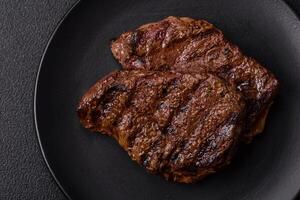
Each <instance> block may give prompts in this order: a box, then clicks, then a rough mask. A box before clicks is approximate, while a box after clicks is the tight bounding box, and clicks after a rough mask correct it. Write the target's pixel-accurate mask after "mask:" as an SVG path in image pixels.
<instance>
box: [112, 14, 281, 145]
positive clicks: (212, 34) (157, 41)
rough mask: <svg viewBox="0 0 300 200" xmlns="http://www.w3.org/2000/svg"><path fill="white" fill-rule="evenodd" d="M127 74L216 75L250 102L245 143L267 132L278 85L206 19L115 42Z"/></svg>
mask: <svg viewBox="0 0 300 200" xmlns="http://www.w3.org/2000/svg"><path fill="white" fill-rule="evenodd" d="M111 50H112V52H113V55H114V57H115V58H116V59H117V60H118V61H119V62H120V63H121V64H122V66H123V69H146V70H161V71H168V70H176V71H184V72H202V71H206V72H211V73H215V74H217V75H218V76H219V77H221V78H223V79H225V80H226V81H227V82H228V83H230V84H233V85H234V86H235V87H236V88H237V89H238V90H240V91H241V92H242V95H243V97H244V99H245V101H246V107H247V119H246V122H245V124H246V128H245V131H244V133H243V139H244V140H247V141H250V140H251V139H252V138H253V137H254V136H255V135H256V134H258V133H260V132H261V131H262V130H263V128H264V122H265V118H266V116H267V113H268V109H269V106H270V104H271V103H272V99H273V97H274V95H275V93H276V90H277V87H278V82H277V80H276V78H275V77H274V75H273V74H272V73H271V72H270V71H268V70H267V69H265V68H264V67H263V66H262V65H260V64H259V63H258V62H257V61H255V60H254V59H252V58H250V57H247V56H245V55H244V54H243V53H242V52H241V51H240V49H239V48H238V47H237V46H236V45H234V44H232V43H230V42H228V41H227V40H226V39H225V38H224V35H223V34H222V32H221V31H220V30H218V29H217V28H215V27H214V26H213V25H212V24H210V23H208V22H206V21H204V20H194V19H191V18H187V17H181V18H178V17H168V18H166V19H164V20H162V21H159V22H156V23H150V24H146V25H143V26H141V27H139V28H138V29H137V30H135V31H130V32H127V33H124V34H122V35H121V36H120V37H119V38H118V39H117V40H115V41H114V42H112V45H111Z"/></svg>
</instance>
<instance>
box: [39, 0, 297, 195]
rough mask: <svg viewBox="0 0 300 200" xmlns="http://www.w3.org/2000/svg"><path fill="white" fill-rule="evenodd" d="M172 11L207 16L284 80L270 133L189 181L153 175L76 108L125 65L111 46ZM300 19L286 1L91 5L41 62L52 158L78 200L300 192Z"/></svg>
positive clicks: (46, 150) (42, 126)
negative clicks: (89, 126)
mask: <svg viewBox="0 0 300 200" xmlns="http://www.w3.org/2000/svg"><path fill="white" fill-rule="evenodd" d="M169 15H175V16H189V17H194V18H197V19H206V20H208V21H210V22H212V23H213V24H215V25H216V26H217V27H218V28H220V29H221V30H223V31H224V33H225V35H226V36H227V37H228V38H229V39H230V40H232V41H233V42H234V43H236V44H238V45H239V46H240V47H241V49H243V51H244V52H246V54H248V55H250V56H252V57H254V58H256V59H257V60H259V61H260V62H261V63H263V64H264V65H266V66H267V67H268V68H269V69H270V70H271V71H272V72H274V74H275V75H276V76H277V77H278V79H279V80H280V83H281V88H280V92H279V95H278V96H277V98H276V100H275V103H274V104H273V106H272V109H271V112H270V114H269V118H268V121H267V126H266V129H265V131H264V133H263V134H262V135H261V136H258V137H257V138H256V139H255V141H254V142H253V143H252V144H250V145H248V146H246V147H244V148H243V149H242V152H241V153H240V155H239V156H238V157H237V159H236V160H235V161H234V162H233V164H232V165H231V166H230V167H229V168H228V169H226V170H224V171H222V172H220V173H217V174H215V175H213V176H210V177H208V178H206V179H204V180H203V181H200V182H199V183H197V184H192V185H182V184H175V183H170V182H167V181H165V180H164V179H163V178H161V177H159V176H155V175H150V174H148V173H146V171H145V170H144V169H143V168H141V167H139V166H138V165H137V164H136V163H135V162H133V161H131V160H130V158H129V157H128V156H127V153H126V152H125V151H124V150H123V149H121V147H119V145H118V144H117V143H116V142H115V141H114V140H113V139H112V138H110V137H108V136H105V135H101V134H95V133H91V132H89V131H88V130H86V129H84V128H83V127H81V125H80V123H79V120H78V118H77V116H76V113H75V110H76V106H77V103H78V101H79V99H80V97H81V96H82V95H83V94H84V92H85V91H86V90H87V89H88V88H89V87H90V86H91V85H92V84H94V83H95V82H96V81H97V80H98V79H100V78H101V77H103V76H104V75H106V74H107V73H109V72H111V71H112V70H116V69H119V68H120V65H119V64H118V63H117V62H116V61H115V60H114V59H113V57H112V54H111V52H110V48H109V44H110V40H111V39H112V38H114V37H116V36H118V35H120V34H121V33H122V32H124V31H127V30H130V29H133V28H135V27H137V26H139V25H141V24H144V23H147V22H152V21H156V20H160V19H162V18H164V17H167V16H169ZM299 101H300V23H299V20H298V19H297V17H296V16H295V15H294V13H293V12H292V11H291V10H290V9H289V8H288V7H287V5H286V4H285V3H283V2H282V1H275V0H274V1H270V0H251V1H250V0H249V1H246V0H236V1H235V0H231V1H224V0H214V1H211V0H202V1H198V0H184V1H183V0H164V1H148V0H138V1H128V0H127V1H121V0H118V1H117V0H107V1H84V2H81V3H79V4H78V5H77V6H76V7H75V8H74V9H73V10H72V11H71V12H70V13H69V14H68V16H67V17H66V18H65V19H64V20H63V22H62V23H61V24H60V26H59V28H58V29H57V31H56V32H55V34H54V36H53V37H52V39H51V42H50V43H49V46H48V48H47V50H46V52H45V55H44V58H43V60H42V63H41V67H40V71H39V75H38V78H37V84H36V91H35V118H36V126H37V132H38V137H39V140H40V144H41V147H42V152H43V154H44V157H45V160H46V162H47V164H48V166H49V168H50V170H51V172H52V173H53V175H54V176H55V177H56V180H57V182H58V183H59V184H60V187H61V188H62V189H63V191H64V192H65V193H66V194H67V195H69V196H70V197H71V198H72V199H105V200H107V199H108V200H111V199H114V200H116V199H117V200H119V199H122V200H124V199H130V200H134V199H139V200H140V199H147V200H152V199H158V200H160V199H162V200H173V199H174V200H176V199H189V200H194V199H205V200H211V199H214V200H216V199H220V200H224V199H228V200H235V199H244V200H248V199H264V200H269V199H270V200H276V199H278V200H283V199H284V200H285V199H292V198H293V197H295V195H296V193H297V191H298V190H299V188H300V133H299V130H300V123H299V122H300V112H299V111H300V109H299V108H300V106H299V103H298V102H299Z"/></svg>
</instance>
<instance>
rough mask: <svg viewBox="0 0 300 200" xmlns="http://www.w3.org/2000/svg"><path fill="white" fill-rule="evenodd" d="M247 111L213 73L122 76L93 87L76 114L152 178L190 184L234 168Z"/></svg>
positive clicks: (122, 73) (128, 72)
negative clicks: (115, 143) (160, 176)
mask: <svg viewBox="0 0 300 200" xmlns="http://www.w3.org/2000/svg"><path fill="white" fill-rule="evenodd" d="M244 107H245V106H244V100H243V98H242V97H241V95H240V94H239V92H237V91H236V89H235V88H234V87H232V86H230V85H228V84H227V83H226V82H224V81H223V80H222V79H220V78H218V77H217V76H215V75H212V74H209V73H179V72H172V71H166V72H154V71H145V70H142V71H141V70H121V71H118V72H113V73H111V74H109V75H108V76H106V77H104V78H103V79H101V80H99V81H98V82H97V83H96V84H95V85H94V86H92V87H91V88H90V89H89V90H88V91H87V93H86V94H85V95H84V96H83V97H82V99H81V101H80V103H79V106H78V109H77V112H78V116H79V118H80V121H81V123H82V124H83V125H84V127H86V128H89V129H91V130H93V131H97V132H102V133H105V134H108V135H110V136H112V137H114V138H115V139H116V140H117V141H118V143H119V144H120V145H121V146H122V147H123V148H124V149H125V150H126V151H127V152H128V154H129V156H130V157H131V158H132V159H133V160H135V161H136V162H138V163H139V164H140V165H142V166H144V167H145V168H146V169H147V170H148V171H149V172H151V173H159V174H163V175H164V177H166V178H167V179H168V180H173V181H177V182H183V183H190V182H194V181H197V180H199V179H201V178H203V177H205V176H207V175H208V174H211V173H213V172H215V171H216V170H218V169H220V168H222V167H223V166H225V165H227V164H228V163H229V162H230V160H231V158H232V156H233V152H234V149H235V147H236V145H237V142H238V137H239V135H240V132H241V130H242V124H243V123H242V121H243V120H244V119H243V118H244V115H245V109H244Z"/></svg>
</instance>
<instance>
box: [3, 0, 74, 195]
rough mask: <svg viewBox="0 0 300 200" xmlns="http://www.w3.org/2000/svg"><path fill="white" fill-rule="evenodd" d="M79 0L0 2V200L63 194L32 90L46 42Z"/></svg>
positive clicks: (7, 0) (4, 0) (8, 0)
mask: <svg viewBox="0 0 300 200" xmlns="http://www.w3.org/2000/svg"><path fill="white" fill-rule="evenodd" d="M74 2H75V0H48V1H46V0H29V1H25V0H22V1H12V0H1V1H0V127H1V129H0V199H1V200H4V199H22V200H23V199H24V200H25V199H56V200H57V199H65V198H64V196H63V195H62V193H61V192H60V190H59V189H58V187H57V186H56V184H55V182H54V181H53V179H52V177H51V175H50V173H49V172H48V170H47V168H46V165H45V164H44V161H43V158H42V156H41V152H40V149H39V147H38V143H37V139H36V135H35V129H34V124H33V103H32V101H33V89H34V83H35V75H36V72H37V69H38V65H39V61H40V59H41V56H42V53H43V50H44V48H45V46H46V43H47V41H48V39H49V37H50V35H51V33H52V31H53V30H54V28H55V27H56V25H57V23H58V21H59V20H60V19H61V17H62V16H63V15H64V13H65V12H66V11H67V10H68V9H69V8H70V7H71V6H72V4H73V3H74Z"/></svg>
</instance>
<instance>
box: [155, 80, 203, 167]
mask: <svg viewBox="0 0 300 200" xmlns="http://www.w3.org/2000/svg"><path fill="white" fill-rule="evenodd" d="M205 83H206V82H205V81H204V82H201V83H200V84H199V86H198V87H197V89H196V90H195V93H194V95H193V97H192V98H191V99H189V100H188V102H187V111H186V112H179V113H177V115H176V116H174V117H173V119H172V120H171V122H170V125H169V126H168V128H167V133H166V134H164V141H165V143H161V146H156V148H153V151H152V152H151V156H152V157H151V159H150V160H151V163H149V164H150V168H151V169H155V170H158V169H159V167H160V162H159V160H166V159H168V157H169V155H170V154H171V153H172V152H173V151H174V149H177V148H178V145H179V143H180V140H181V139H183V138H186V135H187V134H188V130H186V129H187V128H188V127H189V126H190V124H192V123H193V121H195V120H197V118H196V117H195V116H197V115H198V113H199V112H201V111H202V110H199V109H198V108H197V107H196V109H195V106H196V102H197V100H198V101H199V104H201V100H202V103H203V104H205V103H204V101H206V100H207V99H206V98H201V99H200V98H197V97H198V96H201V94H203V93H205V90H204V89H206V88H205V86H206V85H205ZM208 107H209V106H208ZM193 108H194V109H193ZM193 112H194V113H193ZM198 117H201V116H198ZM183 120H184V121H183ZM170 130H172V132H170Z"/></svg>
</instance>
